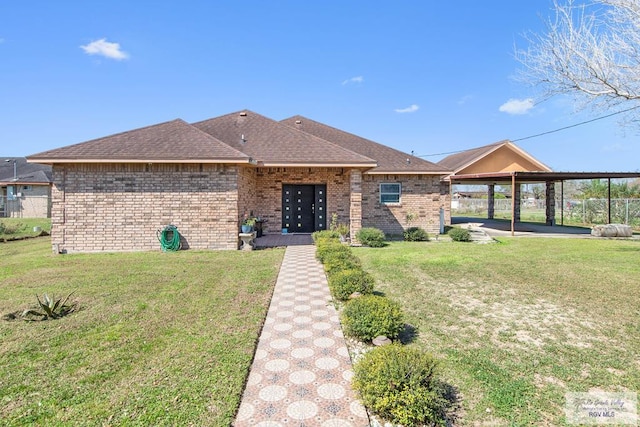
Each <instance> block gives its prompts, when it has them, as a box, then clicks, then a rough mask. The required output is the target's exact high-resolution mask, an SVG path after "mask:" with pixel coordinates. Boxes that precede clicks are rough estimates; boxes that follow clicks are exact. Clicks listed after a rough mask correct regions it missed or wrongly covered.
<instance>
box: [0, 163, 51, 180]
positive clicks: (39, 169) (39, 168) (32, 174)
mask: <svg viewBox="0 0 640 427" xmlns="http://www.w3.org/2000/svg"><path fill="white" fill-rule="evenodd" d="M14 160H15V162H16V169H15V171H16V175H17V179H16V180H15V181H14V180H13V161H14ZM51 182H52V177H51V166H49V165H37V164H33V163H27V159H26V157H0V184H1V185H7V184H8V185H11V184H51Z"/></svg>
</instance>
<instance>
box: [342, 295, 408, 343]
mask: <svg viewBox="0 0 640 427" xmlns="http://www.w3.org/2000/svg"><path fill="white" fill-rule="evenodd" d="M341 320H342V326H343V327H344V330H345V333H346V334H347V335H350V336H353V337H356V338H358V339H360V340H362V341H367V342H368V341H371V340H372V339H374V338H375V337H377V336H379V335H385V336H386V337H387V338H391V339H393V338H396V337H397V336H398V335H399V334H400V332H401V331H402V329H403V328H404V314H403V313H402V309H401V308H400V305H399V304H398V303H396V302H394V301H391V300H390V299H388V298H385V297H381V296H377V295H366V296H362V297H360V298H356V299H353V300H351V301H349V302H347V304H346V305H345V307H344V310H342V315H341Z"/></svg>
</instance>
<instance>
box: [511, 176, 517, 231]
mask: <svg viewBox="0 0 640 427" xmlns="http://www.w3.org/2000/svg"><path fill="white" fill-rule="evenodd" d="M515 229H516V175H515V174H514V173H512V174H511V236H514V235H515Z"/></svg>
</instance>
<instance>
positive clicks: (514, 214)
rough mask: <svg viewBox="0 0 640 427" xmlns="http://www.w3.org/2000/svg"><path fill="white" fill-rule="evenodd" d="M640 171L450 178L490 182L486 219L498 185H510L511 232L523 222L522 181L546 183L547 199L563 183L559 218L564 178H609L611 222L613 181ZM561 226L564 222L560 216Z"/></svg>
mask: <svg viewBox="0 0 640 427" xmlns="http://www.w3.org/2000/svg"><path fill="white" fill-rule="evenodd" d="M638 177H640V172H551V171H544V172H526V171H524V172H523V171H511V172H485V173H468V174H460V175H457V174H454V175H450V176H449V177H448V178H447V179H448V180H449V181H450V185H454V184H467V185H487V186H488V212H487V218H488V219H493V217H494V208H493V207H494V203H495V197H494V196H495V193H494V189H495V186H496V185H511V235H512V236H513V235H514V232H515V223H516V222H520V186H521V185H522V184H540V183H544V184H545V187H546V190H545V197H546V200H555V184H556V183H557V182H559V183H560V213H561V215H560V218H564V181H570V180H589V179H606V180H607V184H608V185H607V188H608V191H607V210H608V220H609V221H608V222H609V223H611V180H612V179H621V178H638ZM555 214H556V212H555V203H547V207H546V213H545V216H546V225H548V226H554V225H556V224H555ZM560 225H563V219H561V222H560Z"/></svg>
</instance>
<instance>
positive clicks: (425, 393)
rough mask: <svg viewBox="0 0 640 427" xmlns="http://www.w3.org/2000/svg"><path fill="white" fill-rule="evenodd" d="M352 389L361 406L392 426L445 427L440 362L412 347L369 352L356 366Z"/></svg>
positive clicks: (384, 348) (396, 347) (395, 345)
mask: <svg viewBox="0 0 640 427" xmlns="http://www.w3.org/2000/svg"><path fill="white" fill-rule="evenodd" d="M353 387H354V389H355V390H356V391H358V393H359V394H360V396H361V398H362V403H364V405H365V406H367V407H368V408H369V409H371V410H372V411H373V412H374V413H375V414H377V415H379V416H381V417H382V418H384V419H386V420H388V421H391V422H393V423H397V424H402V425H405V426H412V425H434V424H435V425H445V421H444V416H445V411H446V408H447V407H448V404H449V402H448V400H447V399H446V398H445V397H444V392H443V388H442V387H441V386H440V381H439V380H438V378H437V361H436V360H435V359H434V358H433V357H432V356H431V355H430V354H428V353H424V352H422V351H420V350H418V349H415V348H412V347H403V346H401V345H399V344H391V345H387V346H383V347H378V348H375V349H373V350H371V351H369V352H367V353H366V354H365V355H364V356H363V358H362V359H361V360H360V361H359V362H358V363H356V365H355V367H354V378H353Z"/></svg>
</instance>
